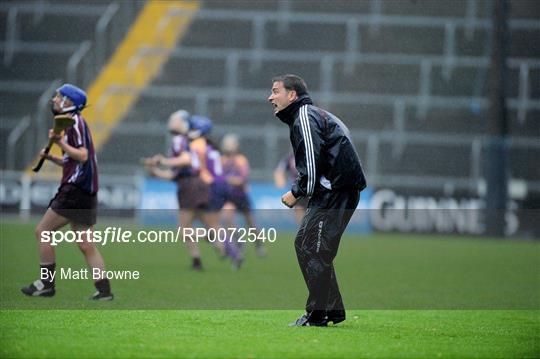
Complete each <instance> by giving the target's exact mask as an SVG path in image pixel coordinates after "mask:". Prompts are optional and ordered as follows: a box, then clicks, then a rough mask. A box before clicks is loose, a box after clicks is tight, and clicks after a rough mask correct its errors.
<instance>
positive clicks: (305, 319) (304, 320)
mask: <svg viewBox="0 0 540 359" xmlns="http://www.w3.org/2000/svg"><path fill="white" fill-rule="evenodd" d="M327 324H328V322H327V321H326V318H325V319H323V320H322V321H312V320H310V318H309V314H304V315H302V316H301V317H300V318H298V319H296V321H295V322H293V323H290V324H289V327H326V326H327Z"/></svg>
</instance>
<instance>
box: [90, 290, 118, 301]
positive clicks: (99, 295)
mask: <svg viewBox="0 0 540 359" xmlns="http://www.w3.org/2000/svg"><path fill="white" fill-rule="evenodd" d="M90 299H91V300H113V299H114V295H113V294H112V293H111V292H109V293H104V292H100V291H97V292H95V293H94V294H93V295H92V296H91V297H90Z"/></svg>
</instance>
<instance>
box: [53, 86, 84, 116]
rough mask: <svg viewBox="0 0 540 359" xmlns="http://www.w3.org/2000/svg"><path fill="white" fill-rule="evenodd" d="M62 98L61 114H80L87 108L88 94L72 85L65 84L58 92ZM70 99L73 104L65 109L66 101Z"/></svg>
mask: <svg viewBox="0 0 540 359" xmlns="http://www.w3.org/2000/svg"><path fill="white" fill-rule="evenodd" d="M56 91H57V92H58V93H59V94H60V95H61V96H62V102H61V103H60V108H61V113H67V112H79V111H82V110H83V109H84V108H85V107H86V93H85V92H84V91H83V90H81V89H80V88H78V87H77V86H74V85H71V84H64V85H62V86H60V87H59V88H58V89H57V90H56ZM67 99H69V100H70V101H71V102H72V103H73V104H72V105H71V106H69V107H65V102H66V100H67Z"/></svg>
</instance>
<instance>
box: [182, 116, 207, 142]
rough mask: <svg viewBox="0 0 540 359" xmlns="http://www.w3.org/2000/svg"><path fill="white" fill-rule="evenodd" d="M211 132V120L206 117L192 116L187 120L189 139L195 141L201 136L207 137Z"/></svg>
mask: <svg viewBox="0 0 540 359" xmlns="http://www.w3.org/2000/svg"><path fill="white" fill-rule="evenodd" d="M211 131H212V120H210V119H209V118H208V117H204V116H198V115H194V116H191V117H190V118H189V132H188V136H189V138H191V139H195V138H198V137H201V136H207V135H208V134H209V133H210V132H211Z"/></svg>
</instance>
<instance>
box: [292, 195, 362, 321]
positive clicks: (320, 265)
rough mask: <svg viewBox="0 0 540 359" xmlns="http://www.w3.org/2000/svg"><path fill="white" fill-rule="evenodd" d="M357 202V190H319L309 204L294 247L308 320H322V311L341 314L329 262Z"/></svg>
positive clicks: (340, 304)
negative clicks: (302, 279)
mask: <svg viewBox="0 0 540 359" xmlns="http://www.w3.org/2000/svg"><path fill="white" fill-rule="evenodd" d="M359 200H360V191H359V190H342V191H330V190H319V191H316V192H315V193H314V195H313V196H312V197H311V199H310V201H309V204H308V208H307V210H306V214H305V216H304V218H303V220H302V224H301V225H300V229H299V230H298V233H297V235H296V239H295V242H294V246H295V249H296V255H297V258H298V264H299V265H300V269H301V270H302V274H303V275H304V280H305V282H306V285H307V287H308V290H309V297H308V299H307V303H306V312H307V313H310V315H311V318H312V319H311V320H320V319H322V317H324V315H326V311H340V312H341V311H344V306H343V301H342V299H341V293H340V292H339V287H338V283H337V279H336V274H335V272H334V265H333V261H334V258H335V257H336V254H337V250H338V247H339V242H340V240H341V235H342V234H343V232H344V231H345V228H346V227H347V224H348V223H349V220H350V219H351V216H352V215H353V213H354V210H355V209H356V206H357V205H358V201H359ZM329 315H330V313H329ZM343 315H345V313H344V312H343Z"/></svg>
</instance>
